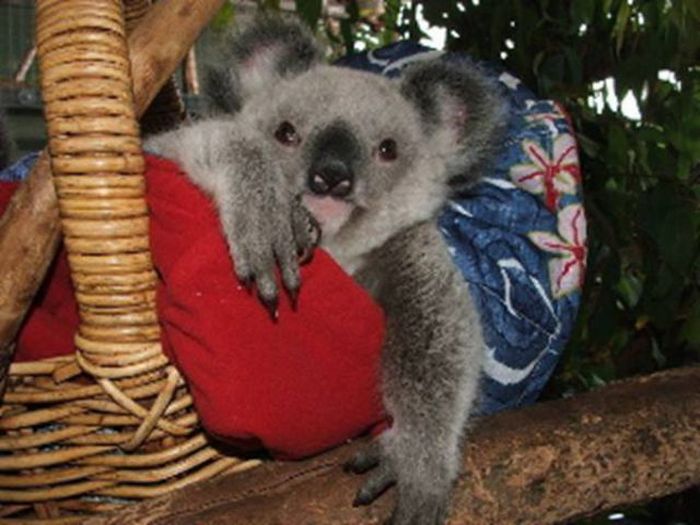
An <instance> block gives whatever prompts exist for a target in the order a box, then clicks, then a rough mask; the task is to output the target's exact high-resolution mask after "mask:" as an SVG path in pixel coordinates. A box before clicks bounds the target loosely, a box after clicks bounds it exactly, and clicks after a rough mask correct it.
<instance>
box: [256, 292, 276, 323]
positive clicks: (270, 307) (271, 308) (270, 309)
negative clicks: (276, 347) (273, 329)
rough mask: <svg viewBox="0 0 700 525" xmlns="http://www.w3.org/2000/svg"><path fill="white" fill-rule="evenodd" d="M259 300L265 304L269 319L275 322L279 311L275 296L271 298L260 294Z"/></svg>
mask: <svg viewBox="0 0 700 525" xmlns="http://www.w3.org/2000/svg"><path fill="white" fill-rule="evenodd" d="M260 301H261V302H262V304H263V305H264V306H265V309H266V310H267V313H268V314H269V315H270V319H271V320H272V321H273V322H275V323H276V322H277V319H278V318H279V311H278V310H277V306H278V300H277V297H273V298H271V299H268V298H266V297H262V296H260Z"/></svg>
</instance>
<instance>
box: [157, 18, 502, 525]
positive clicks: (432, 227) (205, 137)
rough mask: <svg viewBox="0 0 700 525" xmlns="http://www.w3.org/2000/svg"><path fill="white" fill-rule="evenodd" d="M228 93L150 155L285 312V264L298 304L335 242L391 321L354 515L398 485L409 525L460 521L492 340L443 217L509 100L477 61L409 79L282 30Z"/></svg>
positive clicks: (437, 64) (219, 86)
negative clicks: (468, 441)
mask: <svg viewBox="0 0 700 525" xmlns="http://www.w3.org/2000/svg"><path fill="white" fill-rule="evenodd" d="M210 78H211V80H212V89H211V91H210V93H211V96H212V98H213V100H214V101H215V103H216V104H217V108H218V112H215V113H213V114H212V115H211V116H209V117H207V118H204V119H202V120H200V121H198V122H194V123H191V124H189V125H184V126H183V127H181V128H179V129H176V130H174V131H172V132H169V133H166V134H163V135H160V136H157V137H154V138H152V139H150V140H149V141H148V142H147V144H146V146H147V149H150V150H152V151H154V152H156V153H158V154H160V155H163V156H166V157H170V158H173V159H174V160H176V161H178V162H179V163H180V164H181V166H182V167H183V168H184V170H185V171H186V172H187V173H188V175H189V177H190V178H191V180H192V182H194V183H195V184H197V185H198V186H200V187H201V188H202V189H203V190H204V191H205V192H207V193H208V194H209V195H210V196H211V198H212V199H213V201H214V203H215V204H216V206H217V207H218V212H219V214H220V218H221V224H222V230H223V232H224V234H225V237H226V239H227V241H228V243H229V247H230V252H231V257H232V259H233V262H234V266H235V271H236V273H237V275H238V277H239V278H240V279H241V280H242V281H243V282H246V283H252V282H254V283H255V286H256V288H257V292H258V294H259V296H260V298H261V300H262V302H263V303H264V304H266V305H267V306H268V307H269V308H270V309H271V311H274V309H275V307H276V304H277V302H276V301H277V296H278V294H279V287H278V286H277V283H276V282H275V274H274V269H275V267H276V265H278V266H279V268H280V273H281V280H282V284H283V285H284V288H286V289H287V290H288V291H289V293H290V294H291V295H292V296H293V297H294V296H296V294H297V292H298V290H299V286H300V284H301V283H300V281H299V267H298V265H299V254H300V253H301V252H308V251H309V250H311V249H313V247H314V245H315V243H316V242H317V241H318V236H317V230H318V228H320V232H321V237H320V245H321V246H322V247H323V248H324V249H325V250H327V251H328V252H329V253H330V254H331V255H332V256H333V257H334V258H335V259H336V261H337V262H338V263H339V264H340V265H341V266H342V267H343V268H344V269H345V270H346V271H347V272H348V273H349V274H351V275H352V276H353V277H354V278H355V279H356V280H357V281H358V282H359V283H360V284H361V285H362V286H364V287H365V288H366V289H367V290H368V291H369V292H370V293H371V294H372V295H373V297H374V298H375V299H376V300H377V301H378V303H379V304H380V305H381V306H382V307H383V309H384V311H385V313H386V318H387V326H386V336H385V341H384V343H383V349H382V357H381V377H380V378H379V379H380V384H381V391H382V396H383V402H384V406H385V408H386V411H387V414H388V416H389V417H390V419H391V422H392V424H391V427H390V428H389V429H388V430H387V431H386V432H384V433H383V434H382V435H381V436H380V437H379V438H378V439H377V440H375V441H374V442H373V443H372V444H371V445H369V446H368V448H367V449H366V450H363V451H362V452H361V453H359V454H358V455H357V456H356V457H355V458H354V459H353V460H352V461H350V462H349V464H348V465H347V468H348V470H350V471H352V472H355V473H359V474H366V475H367V478H366V480H365V481H364V483H363V485H362V487H361V488H360V490H359V491H358V493H357V496H356V498H355V501H354V504H356V505H363V504H369V503H371V502H372V501H373V500H375V499H376V498H377V497H378V496H379V495H380V494H381V493H382V492H383V491H384V490H385V489H387V488H388V487H389V486H390V485H393V484H395V485H396V486H397V496H398V499H397V504H396V508H395V509H394V511H393V514H392V518H391V521H392V523H394V524H399V525H408V524H415V525H418V524H420V525H426V524H439V523H443V522H444V521H445V519H446V517H447V512H448V507H449V499H450V492H451V487H452V485H453V483H454V481H455V479H456V478H457V475H458V473H459V467H460V463H461V461H460V458H461V442H462V436H463V432H464V429H465V426H466V423H467V419H468V416H469V413H470V409H471V407H472V405H473V403H474V400H475V398H476V396H477V390H478V388H477V386H478V382H479V376H480V367H481V361H482V354H483V346H484V343H483V340H482V336H481V331H480V324H479V318H478V314H477V312H476V309H475V307H474V305H473V303H472V300H471V297H470V294H469V291H468V288H467V285H466V283H465V282H464V279H463V277H462V276H461V274H460V273H459V271H458V269H457V268H456V266H455V265H454V263H453V261H452V258H451V256H450V254H449V252H448V250H447V246H446V244H445V241H444V240H443V238H442V235H441V233H440V232H439V230H438V228H437V216H438V213H439V211H440V209H441V207H442V206H443V205H444V204H445V202H446V200H447V199H448V197H449V194H450V191H451V188H452V187H453V186H454V183H455V182H456V181H458V182H459V183H460V184H462V185H469V184H473V183H474V182H475V181H476V180H477V179H478V177H479V173H480V171H481V170H482V167H483V164H484V163H485V162H486V161H487V159H488V158H489V156H490V155H491V154H492V153H493V150H494V147H495V145H496V144H497V142H498V140H499V134H500V130H501V129H502V123H503V121H504V115H505V109H504V108H505V105H504V103H503V101H502V100H501V98H500V96H499V94H498V93H499V91H498V88H497V86H495V84H494V83H492V81H490V80H487V79H486V77H485V76H484V75H483V74H482V72H481V71H480V70H479V68H477V67H476V66H475V65H473V64H471V63H470V62H466V61H465V62H459V63H452V62H446V61H443V60H441V59H432V60H429V61H424V62H419V63H416V64H415V65H412V66H410V67H408V68H407V69H406V70H405V72H404V74H403V75H402V78H401V79H400V80H390V79H387V78H384V77H381V76H378V75H374V74H372V73H367V72H361V71H356V70H351V69H345V68H340V67H333V66H329V65H325V64H324V63H323V59H322V53H321V51H320V50H319V48H318V47H317V45H316V43H315V41H314V39H313V36H312V35H311V34H310V33H309V32H308V31H307V30H305V29H304V28H303V27H302V26H301V25H298V24H296V23H292V22H285V21H281V20H277V19H269V18H268V19H262V20H258V21H257V22H255V23H254V24H253V25H252V26H251V27H249V28H247V29H245V30H244V31H242V32H241V33H239V34H237V35H236V36H235V37H234V39H233V41H232V44H231V46H230V50H229V52H228V54H227V56H226V57H225V58H223V59H222V60H221V62H220V64H219V65H218V66H217V67H216V68H215V69H214V70H213V72H212V73H211V75H210ZM370 471H371V472H370Z"/></svg>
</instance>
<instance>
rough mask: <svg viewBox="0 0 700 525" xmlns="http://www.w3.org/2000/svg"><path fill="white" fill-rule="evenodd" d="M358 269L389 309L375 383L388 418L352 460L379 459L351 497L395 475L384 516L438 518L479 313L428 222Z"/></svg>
mask: <svg viewBox="0 0 700 525" xmlns="http://www.w3.org/2000/svg"><path fill="white" fill-rule="evenodd" d="M357 277H358V280H360V282H361V283H363V284H365V285H366V286H368V288H370V290H371V291H373V293H374V294H375V297H376V298H377V299H378V300H379V302H380V304H381V305H382V306H383V308H384V309H385V312H386V315H387V335H386V340H385V344H384V348H383V353H382V392H383V397H384V404H385V408H386V410H387V412H388V413H389V415H390V416H391V418H392V420H393V425H392V428H391V429H390V430H388V431H387V432H385V433H384V434H383V435H382V436H381V437H380V439H379V441H378V442H377V443H376V444H375V445H374V448H373V449H370V450H369V451H367V452H365V453H364V454H360V455H359V456H358V457H357V458H356V460H355V463H354V464H351V465H350V466H351V468H353V469H354V470H356V471H364V470H367V469H368V468H370V467H372V466H374V465H376V464H378V467H377V469H376V470H375V471H374V474H373V476H372V477H370V478H369V480H368V481H367V483H366V484H365V485H364V487H363V488H362V489H361V490H360V492H359V493H358V498H357V502H358V503H361V504H362V503H368V502H370V501H371V500H373V499H374V498H375V497H376V496H377V495H378V493H379V492H381V491H382V490H383V489H384V488H386V486H387V485H388V484H390V483H392V482H396V484H397V489H398V503H397V507H396V510H395V512H394V515H393V521H392V523H395V524H409V523H411V524H421V525H423V524H438V523H442V522H443V520H444V519H445V516H446V513H447V510H448V505H449V495H450V491H451V487H452V484H453V482H454V480H455V478H456V476H457V474H458V472H459V467H460V464H461V437H462V433H463V431H464V428H465V425H466V421H467V418H468V415H469V412H470V409H471V406H472V404H473V402H474V399H475V396H476V391H477V384H478V381H479V375H480V370H481V359H482V355H483V342H482V337H481V329H480V324H479V319H478V314H477V312H476V310H475V308H474V306H473V304H472V302H471V298H470V295H469V291H468V289H467V285H466V283H465V282H464V279H463V277H462V276H461V275H460V274H459V271H458V269H457V267H456V266H455V264H454V262H453V261H452V258H451V256H450V254H449V253H448V251H447V246H446V244H445V242H444V240H443V238H442V236H441V234H440V232H439V231H438V229H437V225H436V224H435V223H434V222H426V223H421V224H419V225H417V226H414V227H412V228H410V229H408V230H406V231H404V232H402V233H400V234H399V235H397V236H396V237H394V238H392V239H391V240H390V241H389V242H387V243H386V244H385V245H384V246H383V247H381V248H380V249H379V250H378V251H377V252H376V253H374V254H373V256H372V258H371V260H370V262H369V264H368V266H367V270H364V271H362V272H360V274H358V276H357Z"/></svg>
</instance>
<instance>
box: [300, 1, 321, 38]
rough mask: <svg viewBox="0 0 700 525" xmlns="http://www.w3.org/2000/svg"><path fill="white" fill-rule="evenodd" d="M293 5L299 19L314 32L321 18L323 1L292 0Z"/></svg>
mask: <svg viewBox="0 0 700 525" xmlns="http://www.w3.org/2000/svg"><path fill="white" fill-rule="evenodd" d="M294 3H295V4H296V8H297V13H299V16H300V17H301V19H302V20H303V21H304V22H306V25H308V26H309V27H310V28H311V29H312V30H313V31H314V32H315V31H316V28H317V27H318V20H319V18H321V10H322V9H323V0H294Z"/></svg>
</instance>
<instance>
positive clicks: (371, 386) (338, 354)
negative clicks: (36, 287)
mask: <svg viewBox="0 0 700 525" xmlns="http://www.w3.org/2000/svg"><path fill="white" fill-rule="evenodd" d="M147 163H148V169H147V175H146V176H147V183H148V195H147V199H148V203H149V206H150V209H151V247H152V251H153V257H154V261H155V264H156V267H157V268H158V272H159V274H160V276H161V279H162V281H161V283H160V284H159V288H158V312H159V316H160V320H161V324H162V326H163V328H164V330H163V347H164V349H165V351H166V353H168V355H169V356H170V357H171V358H172V359H173V361H174V362H175V363H176V364H177V366H178V367H179V369H180V370H181V371H182V373H183V375H184V376H185V378H186V379H187V381H188V384H189V387H190V391H191V393H192V396H193V398H194V403H195V406H196V408H197V411H198V413H199V415H200V418H201V420H202V424H203V426H204V427H205V428H206V429H207V430H208V431H209V432H211V433H212V434H215V435H217V436H219V437H222V438H224V439H227V440H234V441H236V443H237V444H240V445H244V446H259V445H262V446H264V447H266V448H267V449H269V450H270V451H271V452H272V453H273V454H275V455H277V456H279V457H289V458H297V457H302V456H306V455H310V454H313V453H316V452H319V451H321V450H324V449H327V448H330V447H332V446H335V445H337V444H340V443H342V442H343V441H345V440H346V439H348V438H350V437H353V436H356V435H358V434H360V433H362V432H363V431H365V430H367V429H368V428H370V427H371V426H373V425H374V424H375V423H377V422H379V421H380V420H381V419H382V408H381V399H380V395H379V393H378V390H377V382H378V381H377V379H378V366H379V353H380V349H381V343H382V337H383V327H384V320H383V314H382V312H381V310H380V308H379V307H378V306H377V305H376V304H375V303H374V302H373V301H372V299H371V298H370V297H369V296H368V295H367V294H366V293H365V292H364V290H362V289H361V288H360V287H359V286H358V285H357V284H356V283H355V282H354V281H353V280H352V279H351V278H350V277H349V276H347V275H346V274H345V273H344V272H343V270H342V269H341V268H340V267H339V266H338V265H337V264H336V263H335V262H334V261H333V260H332V259H331V258H330V257H329V256H328V255H327V254H326V253H324V252H323V251H322V250H316V253H315V255H314V258H313V260H312V262H311V263H310V264H308V265H306V266H304V267H303V268H302V280H303V284H302V289H301V293H300V295H299V299H298V307H297V311H293V310H292V309H291V305H290V302H289V300H288V298H287V297H286V295H284V294H282V296H281V297H280V299H281V300H280V307H279V320H278V322H276V323H275V322H273V321H272V320H271V319H270V318H269V316H268V314H267V311H266V310H265V309H264V308H263V307H262V306H261V305H260V303H259V301H258V300H257V298H256V297H255V296H254V295H253V294H251V293H249V292H248V291H247V290H245V288H243V287H242V286H241V285H240V284H239V283H238V281H237V280H236V278H235V274H234V272H233V269H232V266H231V260H230V258H229V255H228V251H227V248H226V243H225V241H224V239H223V237H222V235H221V232H220V230H219V222H218V218H217V216H216V213H215V211H214V209H213V207H212V206H211V203H210V201H209V200H208V199H207V198H206V197H205V196H204V195H203V194H202V193H201V192H200V191H199V190H198V189H197V188H195V187H194V186H192V185H191V184H190V183H189V182H188V181H187V179H186V178H185V177H184V176H183V175H182V173H181V172H180V171H179V169H178V167H177V166H176V165H174V164H173V163H171V162H169V161H166V160H163V159H158V158H155V157H148V158H147ZM4 186H5V190H4V191H3V190H2V186H0V207H4V202H6V198H5V199H4V200H3V194H5V195H6V194H7V193H8V192H7V188H8V187H9V185H4ZM70 292H71V287H70V282H68V274H67V265H66V262H65V254H63V253H62V254H61V257H60V258H59V260H58V261H57V262H56V264H55V267H54V272H53V276H52V279H51V281H50V282H49V284H48V286H46V290H45V291H44V293H43V295H42V296H41V297H40V298H39V301H38V302H37V303H36V305H35V307H34V308H33V310H32V312H31V313H30V316H29V317H28V319H27V321H26V323H25V326H24V327H23V330H22V332H21V334H20V338H19V345H18V354H17V356H16V359H17V360H33V359H37V358H41V357H46V356H48V355H59V354H65V353H69V352H71V351H72V348H73V345H72V334H73V332H74V330H75V328H76V326H77V315H76V307H75V303H74V302H73V298H72V294H71V293H70ZM47 341H48V342H49V343H48V344H47Z"/></svg>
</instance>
